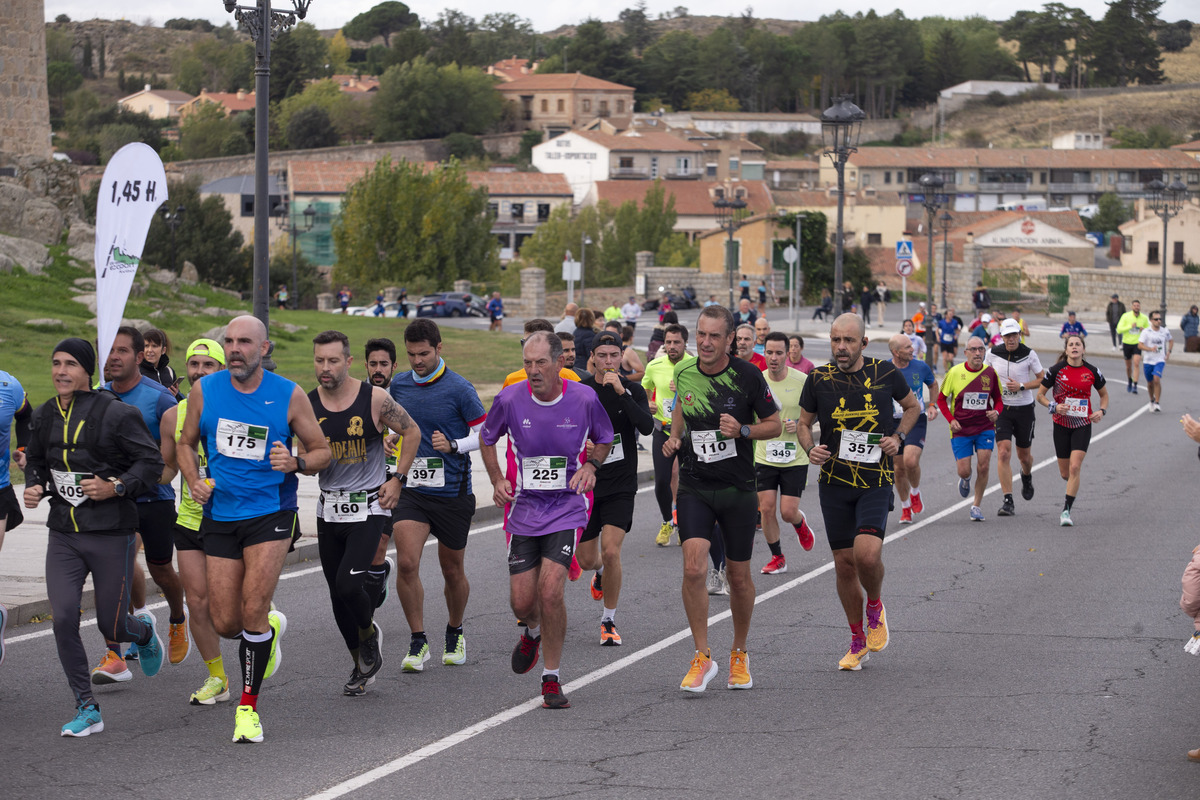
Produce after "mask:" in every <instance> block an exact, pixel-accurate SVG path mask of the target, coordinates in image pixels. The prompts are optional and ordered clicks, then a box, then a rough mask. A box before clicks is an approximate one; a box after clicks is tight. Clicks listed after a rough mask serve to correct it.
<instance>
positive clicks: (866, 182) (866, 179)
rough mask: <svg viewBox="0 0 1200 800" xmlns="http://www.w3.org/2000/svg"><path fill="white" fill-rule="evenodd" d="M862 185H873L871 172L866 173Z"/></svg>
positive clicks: (863, 175)
mask: <svg viewBox="0 0 1200 800" xmlns="http://www.w3.org/2000/svg"><path fill="white" fill-rule="evenodd" d="M862 185H863V186H870V185H871V173H869V172H864V173H863V174H862Z"/></svg>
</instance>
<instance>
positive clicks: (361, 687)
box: [342, 667, 375, 697]
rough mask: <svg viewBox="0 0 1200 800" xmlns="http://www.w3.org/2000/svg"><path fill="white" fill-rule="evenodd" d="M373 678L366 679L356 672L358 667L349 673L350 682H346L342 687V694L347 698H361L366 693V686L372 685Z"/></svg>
mask: <svg viewBox="0 0 1200 800" xmlns="http://www.w3.org/2000/svg"><path fill="white" fill-rule="evenodd" d="M374 682H375V679H374V678H368V677H367V676H366V675H363V674H362V673H361V672H359V671H358V667H355V668H354V671H353V672H351V673H350V680H348V681H346V685H345V686H343V687H342V694H344V695H346V696H347V697H362V696H363V695H364V694H366V693H367V686H369V685H370V684H372V683H374Z"/></svg>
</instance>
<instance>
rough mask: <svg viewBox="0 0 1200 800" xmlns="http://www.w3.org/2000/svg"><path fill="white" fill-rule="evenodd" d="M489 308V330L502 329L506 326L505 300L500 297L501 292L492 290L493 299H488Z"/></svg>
mask: <svg viewBox="0 0 1200 800" xmlns="http://www.w3.org/2000/svg"><path fill="white" fill-rule="evenodd" d="M487 310H488V317H489V319H490V320H491V322H490V323H489V324H488V330H489V331H499V330H502V329H503V327H504V301H503V300H501V299H500V293H499V292H492V299H491V300H488V304H487Z"/></svg>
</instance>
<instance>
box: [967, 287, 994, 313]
mask: <svg viewBox="0 0 1200 800" xmlns="http://www.w3.org/2000/svg"><path fill="white" fill-rule="evenodd" d="M971 302H972V303H974V304H975V311H976V312H979V311H987V310H989V309H991V307H992V295H991V294H989V293H988V290H987V289H985V288H983V281H977V282H976V283H975V291H973V292H971Z"/></svg>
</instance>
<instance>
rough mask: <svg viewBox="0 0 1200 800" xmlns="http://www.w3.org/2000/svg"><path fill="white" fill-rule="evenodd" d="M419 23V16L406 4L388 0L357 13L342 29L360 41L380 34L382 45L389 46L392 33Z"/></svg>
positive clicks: (369, 39)
mask: <svg viewBox="0 0 1200 800" xmlns="http://www.w3.org/2000/svg"><path fill="white" fill-rule="evenodd" d="M420 24H421V20H420V18H419V17H417V15H416V14H414V13H412V12H411V11H409V10H408V6H406V5H404V3H397V2H394V1H392V0H389V2H386V3H380V4H379V5H377V6H375V7H373V8H371V9H368V10H367V11H364V12H363V13H361V14H359V15H358V16H356V17H355V18H354V19H352V20H350V21H349V22H348V23H346V24H345V25H344V26H343V27H342V30H343V31H344V32H345V34H346V36H348V37H350V38H351V39H357V40H359V41H362V42H370V41H371V40H372V39H374V38H375V37H376V36H382V37H383V46H384V47H390V46H391V36H392V34H393V33H397V32H398V31H402V30H405V29H406V28H414V27H417V26H418V25H420Z"/></svg>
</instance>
